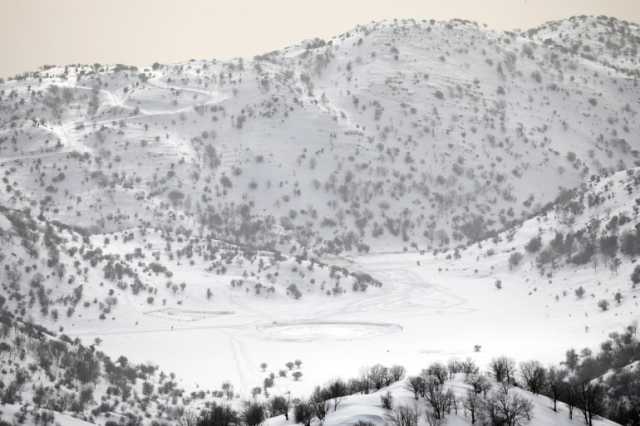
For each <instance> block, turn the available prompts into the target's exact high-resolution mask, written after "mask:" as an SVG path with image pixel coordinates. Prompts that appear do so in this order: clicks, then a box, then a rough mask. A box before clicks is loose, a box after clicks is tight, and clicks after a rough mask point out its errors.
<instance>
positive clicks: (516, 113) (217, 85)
mask: <svg viewBox="0 0 640 426" xmlns="http://www.w3.org/2000/svg"><path fill="white" fill-rule="evenodd" d="M576 19H585V20H586V19H588V18H576ZM588 22H590V21H588ZM614 23H615V26H614V30H615V31H614V30H612V29H610V24H609V22H608V21H607V22H600V21H594V23H592V24H593V25H595V26H596V28H595V29H594V28H593V25H591V24H584V25H582V26H580V25H576V27H577V29H575V30H574V31H572V32H571V33H569V35H570V36H572V37H574V38H576V39H577V38H579V36H580V35H581V34H583V32H584V34H585V35H584V37H587V36H588V37H589V38H593V37H595V36H592V35H591V33H594V32H595V33H596V34H597V35H598V37H600V38H601V39H602V40H603V42H602V43H601V45H599V49H600V50H601V51H603V52H604V53H607V54H610V55H611V56H612V57H614V56H615V57H618V56H619V55H621V54H622V53H624V54H625V55H626V56H624V57H627V56H630V57H634V55H632V54H630V53H628V52H627V50H626V49H627V48H625V49H623V52H622V53H620V52H619V50H620V49H622V48H618V45H619V40H620V39H623V40H629V43H632V42H634V40H636V39H637V37H638V34H639V32H638V29H637V26H635V25H631V24H626V23H623V22H618V21H614ZM598 29H601V31H598ZM587 31H588V32H587ZM556 33H557V38H558V39H559V40H564V39H565V38H566V37H567V31H565V29H564V26H563V25H560V26H557V25H555V26H554V25H549V26H548V27H545V28H544V29H543V30H540V31H538V33H536V34H537V35H536V37H533V36H530V35H529V34H528V33H522V34H520V33H514V32H510V33H498V32H494V31H490V30H487V29H485V28H481V27H479V26H478V25H476V24H473V23H468V22H461V21H452V22H434V21H420V22H417V21H416V22H414V21H390V22H383V23H373V24H369V25H366V26H361V27H358V28H356V29H354V30H353V31H351V32H349V33H345V34H342V35H340V36H338V37H335V38H334V39H331V40H328V41H322V40H313V41H309V42H306V43H302V44H299V45H296V46H293V47H290V48H287V49H283V50H282V51H277V52H271V53H269V54H265V55H262V56H258V57H255V58H253V59H252V60H240V59H239V60H235V61H232V62H228V63H223V62H219V61H192V62H188V63H184V64H175V65H160V64H154V66H152V67H150V68H144V69H135V68H130V67H125V66H121V65H119V66H106V65H100V64H96V65H93V66H79V65H78V66H73V65H71V66H65V67H46V68H45V69H43V70H41V71H38V72H35V73H28V74H25V75H22V76H18V77H17V78H15V79H9V80H6V81H4V82H3V83H2V85H1V86H0V93H1V94H2V97H1V98H0V124H1V131H2V136H1V139H0V141H1V143H0V155H1V156H2V174H3V180H4V184H5V185H3V190H2V193H0V197H2V200H3V202H4V203H6V204H9V205H11V206H12V207H14V208H24V207H29V208H31V209H32V210H34V213H35V211H37V212H38V213H42V214H43V215H44V216H45V217H46V218H47V219H49V220H59V221H61V222H63V223H67V224H74V225H78V226H82V227H84V228H86V229H88V230H89V231H90V232H92V233H96V232H97V233H99V232H105V231H114V230H123V229H127V228H129V227H131V226H154V225H155V226H158V225H160V224H162V226H167V224H168V223H172V224H173V225H172V226H174V227H175V226H179V225H183V226H187V227H189V228H192V229H198V230H201V232H211V233H212V234H213V235H214V236H215V237H216V238H218V239H229V240H233V241H235V242H239V243H246V244H250V245H253V246H260V247H273V248H280V249H285V250H287V251H289V250H291V251H295V252H301V251H308V250H311V251H315V252H326V251H329V252H333V253H340V252H344V251H347V252H353V253H355V252H363V251H364V252H366V251H369V250H372V249H373V250H380V249H385V250H389V249H392V250H401V249H403V248H411V247H414V248H415V247H418V248H420V249H425V248H429V247H439V246H444V247H447V246H449V247H451V246H455V245H457V244H460V243H464V242H467V241H475V240H478V239H481V238H484V237H486V236H488V235H490V234H491V233H492V232H495V231H498V230H501V229H504V228H505V227H508V226H509V225H510V224H511V223H513V222H514V221H517V220H520V219H522V218H523V217H527V216H529V215H532V214H535V213H536V212H537V211H538V210H539V208H540V207H541V206H542V205H544V204H546V203H548V202H550V201H552V200H553V199H555V197H556V196H557V195H558V194H559V192H560V190H561V189H562V188H573V187H575V186H578V185H579V184H580V183H581V182H583V180H584V179H585V178H588V177H589V176H591V175H594V174H600V173H602V172H611V171H616V170H622V169H625V168H627V167H631V166H633V165H635V162H636V161H637V159H636V156H637V151H636V149H637V146H635V144H636V143H637V141H636V140H635V139H636V138H635V137H634V135H637V134H638V131H639V129H638V124H637V123H638V120H636V119H635V117H636V114H637V109H638V105H637V103H638V91H639V90H640V89H639V88H638V86H637V80H635V79H634V78H632V76H630V75H629V73H627V72H624V70H619V69H617V68H616V67H612V66H607V65H606V64H603V63H601V62H598V61H595V60H589V59H588V58H585V57H584V55H579V54H574V53H572V52H571V51H568V52H567V51H565V50H564V49H559V48H557V47H556V44H549V43H546V42H545V41H544V40H547V39H553V37H554V34H556ZM576 33H577V34H578V35H575V34H576ZM627 34H629V35H628V36H627ZM558 43H559V42H558ZM594 43H595V42H594ZM634 45H635V44H634ZM594 49H595V48H594ZM607 49H610V50H611V51H609V50H607ZM629 49H631V47H629ZM603 52H600V53H603ZM604 53H603V54H604ZM598 57H602V54H601V55H598ZM633 65H634V64H633V63H630V64H629V66H633ZM534 182H535V184H533V183H534Z"/></svg>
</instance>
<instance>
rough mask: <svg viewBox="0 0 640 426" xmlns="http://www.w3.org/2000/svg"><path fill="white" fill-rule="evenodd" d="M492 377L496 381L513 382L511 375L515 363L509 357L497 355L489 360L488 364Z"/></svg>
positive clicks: (512, 374)
mask: <svg viewBox="0 0 640 426" xmlns="http://www.w3.org/2000/svg"><path fill="white" fill-rule="evenodd" d="M489 367H490V368H491V372H492V373H493V378H494V379H495V380H496V382H498V383H507V384H511V383H513V376H514V372H515V369H516V363H515V361H514V360H512V359H511V358H507V357H504V356H502V357H499V358H494V359H492V360H491V364H490V365H489Z"/></svg>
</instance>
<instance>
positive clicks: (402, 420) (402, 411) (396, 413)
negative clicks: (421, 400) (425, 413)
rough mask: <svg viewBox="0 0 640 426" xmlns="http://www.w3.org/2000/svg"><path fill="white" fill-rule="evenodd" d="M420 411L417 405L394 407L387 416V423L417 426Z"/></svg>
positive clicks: (398, 425) (399, 425)
mask: <svg viewBox="0 0 640 426" xmlns="http://www.w3.org/2000/svg"><path fill="white" fill-rule="evenodd" d="M419 417H420V413H419V411H418V407H417V406H414V407H408V406H406V405H403V406H400V407H396V408H394V409H393V411H392V412H391V413H390V414H389V415H388V416H387V419H388V421H389V423H391V424H393V425H395V426H418V418H419Z"/></svg>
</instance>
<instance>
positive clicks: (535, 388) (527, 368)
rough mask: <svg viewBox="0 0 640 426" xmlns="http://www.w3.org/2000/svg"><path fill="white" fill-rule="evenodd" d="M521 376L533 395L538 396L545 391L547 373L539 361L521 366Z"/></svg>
mask: <svg viewBox="0 0 640 426" xmlns="http://www.w3.org/2000/svg"><path fill="white" fill-rule="evenodd" d="M520 375H521V376H522V379H523V380H524V383H525V385H526V386H527V389H528V390H529V391H531V392H532V393H533V394H536V395H537V394H538V393H540V392H541V391H542V390H543V389H544V385H545V383H546V381H547V372H546V370H545V369H544V367H543V366H542V364H540V362H538V361H527V362H523V363H521V364H520Z"/></svg>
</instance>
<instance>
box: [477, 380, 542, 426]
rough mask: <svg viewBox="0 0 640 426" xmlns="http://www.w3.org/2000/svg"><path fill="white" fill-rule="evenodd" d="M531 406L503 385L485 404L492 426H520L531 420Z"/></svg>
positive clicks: (527, 401)
mask: <svg viewBox="0 0 640 426" xmlns="http://www.w3.org/2000/svg"><path fill="white" fill-rule="evenodd" d="M532 410H533V404H532V403H531V401H529V400H528V399H526V398H523V397H521V396H519V395H518V394H516V393H515V392H513V391H511V390H510V389H509V386H508V385H506V384H503V385H502V386H500V388H499V389H498V390H497V391H495V392H494V393H493V395H491V397H490V398H489V399H488V400H487V403H486V412H487V415H488V416H489V418H490V420H491V423H492V424H494V425H496V424H497V425H505V426H521V425H524V424H526V423H528V422H529V421H530V420H531V411H532Z"/></svg>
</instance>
